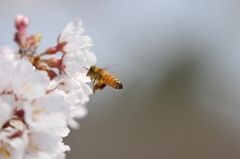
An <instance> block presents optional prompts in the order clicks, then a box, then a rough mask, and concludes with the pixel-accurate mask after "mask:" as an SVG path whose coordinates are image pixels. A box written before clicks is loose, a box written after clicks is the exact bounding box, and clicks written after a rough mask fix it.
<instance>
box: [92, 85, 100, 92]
mask: <svg viewBox="0 0 240 159" xmlns="http://www.w3.org/2000/svg"><path fill="white" fill-rule="evenodd" d="M98 88H99V86H98V85H97V84H95V86H94V87H93V93H95V91H96V90H98Z"/></svg>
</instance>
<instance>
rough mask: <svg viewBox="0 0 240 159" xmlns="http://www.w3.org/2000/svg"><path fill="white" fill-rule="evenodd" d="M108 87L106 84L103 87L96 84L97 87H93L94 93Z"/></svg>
mask: <svg viewBox="0 0 240 159" xmlns="http://www.w3.org/2000/svg"><path fill="white" fill-rule="evenodd" d="M106 86H107V85H106V84H102V85H101V86H99V85H98V84H95V86H94V87H93V93H95V91H96V90H103V89H104V88H105V87H106Z"/></svg>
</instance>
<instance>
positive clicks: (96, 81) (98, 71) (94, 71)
mask: <svg viewBox="0 0 240 159" xmlns="http://www.w3.org/2000/svg"><path fill="white" fill-rule="evenodd" d="M85 68H86V67H85ZM86 69H87V68H86ZM86 76H89V77H90V79H91V80H92V87H93V93H95V91H96V90H103V89H104V88H105V87H106V86H107V85H108V86H110V87H112V88H114V89H122V88H123V85H122V82H121V81H120V80H119V79H117V78H116V77H114V76H113V75H111V74H109V73H107V72H106V71H105V69H104V68H99V67H96V66H91V67H90V68H89V69H88V72H87V75H86Z"/></svg>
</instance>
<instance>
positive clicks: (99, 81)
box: [97, 79, 104, 87]
mask: <svg viewBox="0 0 240 159" xmlns="http://www.w3.org/2000/svg"><path fill="white" fill-rule="evenodd" d="M103 84H104V79H100V80H98V83H97V85H98V86H99V87H101V86H102V85H103Z"/></svg>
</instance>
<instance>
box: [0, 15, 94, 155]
mask: <svg viewBox="0 0 240 159" xmlns="http://www.w3.org/2000/svg"><path fill="white" fill-rule="evenodd" d="M15 25H16V29H17V32H16V33H15V38H14V40H15V42H16V43H17V44H18V46H19V50H18V51H17V52H14V51H12V50H11V49H9V48H6V47H5V48H3V49H2V50H1V51H0V76H1V78H2V79H1V82H0V158H6V159H9V158H11V159H28V158H34V159H42V158H43V159H45V158H49V159H61V158H65V153H64V152H65V151H68V150H70V148H69V147H68V146H67V145H64V143H63V142H62V138H63V137H65V136H67V135H68V133H69V132H70V130H69V128H68V126H70V127H73V128H78V127H79V125H78V123H77V122H76V121H75V120H74V118H78V117H79V118H80V117H83V116H85V115H86V113H87V111H86V108H85V106H84V104H85V103H86V102H88V100H89V95H90V94H91V93H92V90H91V88H90V87H89V86H88V85H87V84H86V82H90V79H89V78H87V77H86V72H87V70H86V69H84V67H89V66H91V65H93V64H95V63H96V56H95V55H94V53H92V52H91V51H90V50H89V49H90V47H91V46H92V40H91V39H90V38H89V37H88V36H83V35H82V33H83V32H84V29H83V28H82V23H81V21H80V20H79V19H75V20H73V21H72V22H70V23H69V24H68V25H67V26H66V27H65V29H64V30H63V31H62V33H61V34H60V35H59V37H58V38H57V44H56V46H54V47H49V48H47V49H46V50H45V51H44V52H42V53H37V47H38V45H39V44H40V41H41V33H39V34H36V35H31V36H28V35H27V27H28V25H29V19H28V18H27V17H25V16H23V15H17V16H16V19H15ZM59 53H60V55H59ZM83 66H84V67H83Z"/></svg>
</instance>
